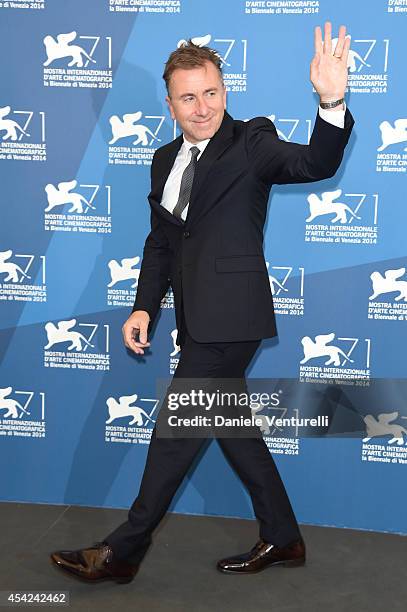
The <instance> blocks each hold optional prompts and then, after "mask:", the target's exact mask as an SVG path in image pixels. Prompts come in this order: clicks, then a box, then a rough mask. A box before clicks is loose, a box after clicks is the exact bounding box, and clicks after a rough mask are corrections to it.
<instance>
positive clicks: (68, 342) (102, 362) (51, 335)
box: [44, 319, 110, 371]
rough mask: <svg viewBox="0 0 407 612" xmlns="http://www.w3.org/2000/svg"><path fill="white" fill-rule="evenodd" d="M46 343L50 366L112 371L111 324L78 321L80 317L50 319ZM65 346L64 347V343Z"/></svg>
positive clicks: (47, 361)
mask: <svg viewBox="0 0 407 612" xmlns="http://www.w3.org/2000/svg"><path fill="white" fill-rule="evenodd" d="M45 332H46V335H47V343H46V344H45V346H44V366H45V367H46V368H68V369H78V370H94V371H100V370H109V369H110V355H109V336H110V333H109V332H110V329H109V325H107V324H105V325H101V324H100V323H77V320H76V319H70V320H67V321H58V322H57V323H53V322H52V321H48V322H47V323H46V324H45ZM61 345H62V346H61Z"/></svg>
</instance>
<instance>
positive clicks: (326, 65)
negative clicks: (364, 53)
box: [310, 21, 350, 102]
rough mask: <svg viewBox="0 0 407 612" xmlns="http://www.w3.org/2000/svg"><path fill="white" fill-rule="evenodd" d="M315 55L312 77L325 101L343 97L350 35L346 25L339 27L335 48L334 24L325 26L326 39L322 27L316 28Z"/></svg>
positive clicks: (346, 77)
mask: <svg viewBox="0 0 407 612" xmlns="http://www.w3.org/2000/svg"><path fill="white" fill-rule="evenodd" d="M314 40H315V55H314V57H313V59H312V62H311V70H310V78H311V82H312V84H313V86H314V87H315V90H316V91H317V93H318V94H319V96H320V98H321V100H322V101H323V102H329V101H332V100H337V99H340V98H343V96H344V95H345V89H346V85H347V82H348V68H347V62H348V54H349V48H350V37H349V36H346V26H341V27H340V28H339V37H338V42H337V44H336V47H335V49H332V25H331V23H330V22H329V21H327V22H325V26H324V41H323V42H322V32H321V28H320V27H319V26H317V27H316V28H315V38H314Z"/></svg>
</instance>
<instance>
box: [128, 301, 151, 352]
mask: <svg viewBox="0 0 407 612" xmlns="http://www.w3.org/2000/svg"><path fill="white" fill-rule="evenodd" d="M149 321H150V315H149V314H148V312H146V311H145V310H135V311H134V312H133V313H132V314H131V315H130V316H129V318H128V319H127V321H126V322H125V324H124V325H123V327H122V332H123V339H124V344H125V345H126V346H127V348H129V349H130V350H132V351H134V353H136V354H137V355H144V351H143V348H147V347H148V346H150V342H147V328H148V323H149ZM137 334H138V336H139V337H138V340H136V337H137Z"/></svg>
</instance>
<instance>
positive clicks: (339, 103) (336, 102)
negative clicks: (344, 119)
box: [319, 94, 345, 111]
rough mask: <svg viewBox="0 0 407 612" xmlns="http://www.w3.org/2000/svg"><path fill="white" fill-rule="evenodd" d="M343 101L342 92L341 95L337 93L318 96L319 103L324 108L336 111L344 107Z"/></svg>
mask: <svg viewBox="0 0 407 612" xmlns="http://www.w3.org/2000/svg"><path fill="white" fill-rule="evenodd" d="M344 101H345V97H344V94H342V95H340V94H337V95H330V96H320V98H319V105H320V106H321V108H323V109H324V110H328V111H338V110H344V109H345V107H344Z"/></svg>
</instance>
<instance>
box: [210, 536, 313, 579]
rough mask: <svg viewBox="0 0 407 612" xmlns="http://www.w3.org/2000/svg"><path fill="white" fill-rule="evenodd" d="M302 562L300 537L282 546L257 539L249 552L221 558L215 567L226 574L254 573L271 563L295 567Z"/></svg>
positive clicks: (303, 552)
mask: <svg viewBox="0 0 407 612" xmlns="http://www.w3.org/2000/svg"><path fill="white" fill-rule="evenodd" d="M304 563H305V544H304V541H303V539H302V538H300V539H299V540H296V541H295V542H293V543H292V544H290V545H288V546H284V547H282V548H278V547H277V546H275V545H274V544H268V543H267V542H264V541H263V540H259V541H258V542H257V543H256V544H255V545H254V546H253V548H252V549H251V550H250V551H249V552H247V553H243V554H241V555H236V556H235V557H229V558H227V559H221V560H220V561H218V563H217V565H216V567H217V569H218V570H219V571H220V572H225V573H228V574H255V573H257V572H261V571H262V570H263V569H265V568H266V567H270V566H272V565H282V566H284V567H297V566H299V565H304Z"/></svg>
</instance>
